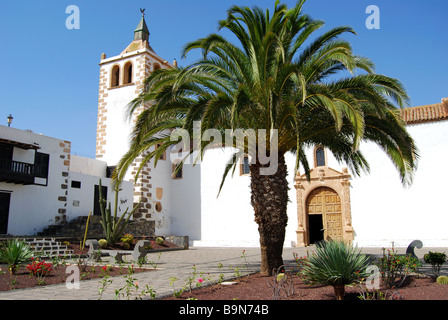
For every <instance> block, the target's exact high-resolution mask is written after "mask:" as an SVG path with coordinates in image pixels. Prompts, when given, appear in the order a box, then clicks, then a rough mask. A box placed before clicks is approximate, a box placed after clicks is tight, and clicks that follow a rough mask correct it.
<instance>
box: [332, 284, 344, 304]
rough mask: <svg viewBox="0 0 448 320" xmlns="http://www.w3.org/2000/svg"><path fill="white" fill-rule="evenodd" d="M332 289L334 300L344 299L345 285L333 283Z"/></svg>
mask: <svg viewBox="0 0 448 320" xmlns="http://www.w3.org/2000/svg"><path fill="white" fill-rule="evenodd" d="M333 289H334V295H335V297H336V300H344V294H345V285H343V284H340V285H335V286H333Z"/></svg>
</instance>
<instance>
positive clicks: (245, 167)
mask: <svg viewBox="0 0 448 320" xmlns="http://www.w3.org/2000/svg"><path fill="white" fill-rule="evenodd" d="M245 174H250V162H249V156H244V157H243V159H242V161H241V166H240V175H241V176H242V175H245Z"/></svg>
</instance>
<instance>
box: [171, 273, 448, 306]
mask: <svg viewBox="0 0 448 320" xmlns="http://www.w3.org/2000/svg"><path fill="white" fill-rule="evenodd" d="M291 279H292V280H293V281H292V284H291V285H287V286H284V287H283V288H282V290H280V294H277V295H274V289H273V286H272V285H273V282H274V281H273V278H272V277H263V276H261V275H260V274H253V275H250V276H246V277H243V278H241V279H239V280H235V281H234V282H236V284H234V285H227V286H225V285H222V284H216V285H212V286H208V287H203V288H200V289H195V290H193V291H192V292H191V293H190V292H189V291H186V292H184V293H183V294H182V295H181V296H180V297H179V298H175V297H172V296H171V297H167V298H166V299H165V300H185V299H197V300H235V299H236V300H335V295H334V290H333V287H331V286H323V285H308V284H305V283H304V282H303V281H302V280H301V279H300V278H299V277H298V276H292V277H291ZM285 289H289V290H288V291H289V292H290V294H287V290H285ZM380 291H381V292H383V293H384V296H383V298H385V299H387V300H448V285H441V284H438V283H436V282H435V279H434V278H430V277H419V276H410V277H408V278H407V279H406V281H405V283H404V284H403V285H402V286H401V287H399V288H395V289H392V290H387V289H385V288H381V289H380ZM361 292H363V290H362V289H361V287H359V286H353V287H349V286H346V289H345V296H344V300H360V299H361V298H360V293H361ZM364 292H365V290H364ZM361 300H362V299H361Z"/></svg>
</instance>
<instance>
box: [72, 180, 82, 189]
mask: <svg viewBox="0 0 448 320" xmlns="http://www.w3.org/2000/svg"><path fill="white" fill-rule="evenodd" d="M72 188H74V189H81V181H72Z"/></svg>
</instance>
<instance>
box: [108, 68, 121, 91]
mask: <svg viewBox="0 0 448 320" xmlns="http://www.w3.org/2000/svg"><path fill="white" fill-rule="evenodd" d="M119 85H120V66H117V65H115V66H113V68H112V72H111V79H110V86H111V87H112V88H113V87H118V86H119Z"/></svg>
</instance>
